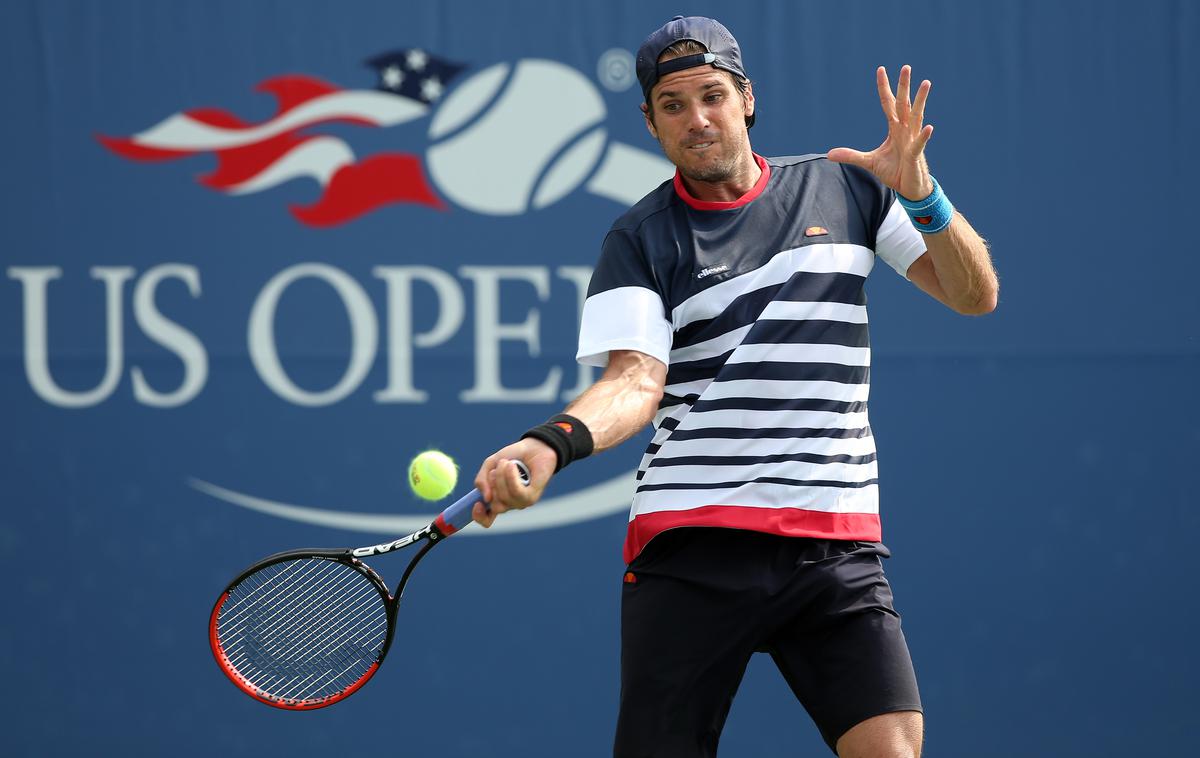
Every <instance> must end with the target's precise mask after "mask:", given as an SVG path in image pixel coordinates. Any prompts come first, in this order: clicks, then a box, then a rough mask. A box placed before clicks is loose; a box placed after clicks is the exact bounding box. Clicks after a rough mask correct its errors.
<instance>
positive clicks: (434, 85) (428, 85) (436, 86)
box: [421, 76, 444, 102]
mask: <svg viewBox="0 0 1200 758" xmlns="http://www.w3.org/2000/svg"><path fill="white" fill-rule="evenodd" d="M443 89H444V87H442V83H441V82H440V81H438V78H437V77H436V76H431V77H429V78H428V79H426V80H425V81H423V82H421V97H422V98H423V99H425V100H428V101H430V102H433V101H434V100H437V99H438V98H439V97H441V96H442V90H443Z"/></svg>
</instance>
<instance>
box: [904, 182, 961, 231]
mask: <svg viewBox="0 0 1200 758" xmlns="http://www.w3.org/2000/svg"><path fill="white" fill-rule="evenodd" d="M929 181H931V182H933V192H931V193H929V197H927V198H925V199H924V200H909V199H908V198H907V197H904V196H903V195H901V194H900V193H899V192H897V193H896V199H897V200H899V201H900V205H902V206H904V210H906V211H908V217H909V218H910V219H912V223H913V226H915V227H917V231H919V232H921V233H922V234H935V233H937V232H940V231H941V230H943V229H945V228H946V227H947V226H950V219H952V218H953V217H954V206H953V205H951V204H950V200H949V199H947V197H946V193H944V192H942V188H941V186H940V185H939V184H938V183H937V179H934V178H933V177H932V176H931V177H929Z"/></svg>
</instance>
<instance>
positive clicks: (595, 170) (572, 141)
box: [99, 49, 671, 226]
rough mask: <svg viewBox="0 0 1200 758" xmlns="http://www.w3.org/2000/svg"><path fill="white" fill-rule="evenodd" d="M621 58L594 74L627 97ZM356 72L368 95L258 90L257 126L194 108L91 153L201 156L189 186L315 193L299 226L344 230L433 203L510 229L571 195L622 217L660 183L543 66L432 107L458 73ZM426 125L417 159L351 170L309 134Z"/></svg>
mask: <svg viewBox="0 0 1200 758" xmlns="http://www.w3.org/2000/svg"><path fill="white" fill-rule="evenodd" d="M622 53H624V56H622V55H621V54H622ZM628 57H629V54H628V53H626V52H624V51H619V50H610V51H608V52H607V53H605V54H604V55H603V56H602V58H601V61H600V63H599V66H598V68H599V72H600V75H601V78H602V80H603V81H604V83H605V84H606V85H607V86H608V87H609V88H616V87H621V86H626V87H627V86H628V85H629V84H631V83H632V62H631V61H627V60H626V58H628ZM368 63H369V64H370V65H371V66H373V67H374V68H376V69H377V72H378V83H377V86H376V88H375V89H370V90H349V89H342V88H340V87H337V86H335V85H333V84H330V83H328V82H325V81H323V80H321V79H318V78H315V77H312V76H306V75H285V76H278V77H274V78H271V79H268V80H266V81H264V82H261V83H260V84H259V85H258V87H257V89H258V91H260V92H264V93H269V94H271V95H272V96H274V97H275V99H276V101H277V104H278V108H277V111H276V113H275V115H274V116H273V117H272V118H270V119H268V120H266V121H263V122H260V123H250V122H247V121H245V120H243V119H241V118H239V117H238V116H236V115H235V114H232V113H229V112H227V111H224V110H218V109H213V108H204V109H196V110H191V111H185V112H181V113H176V114H173V115H171V116H169V117H168V118H166V119H164V120H163V121H161V122H159V123H158V124H156V125H154V126H152V127H150V128H149V129H146V130H145V131H142V132H139V133H137V134H134V135H133V136H131V137H124V138H118V137H106V136H102V137H99V139H100V141H101V142H102V143H103V144H104V145H105V146H106V147H108V148H109V149H110V150H112V151H113V152H114V153H116V154H118V155H121V156H122V157H125V158H128V159H130V160H135V161H144V162H160V161H173V160H177V159H180V158H186V157H191V156H193V155H197V154H201V153H212V154H214V155H215V156H216V157H217V160H218V165H217V169H216V170H215V171H213V172H212V173H209V174H207V175H205V176H202V177H201V178H200V180H199V181H200V183H201V184H203V185H206V186H208V187H210V188H212V189H215V190H218V191H221V192H225V193H227V194H229V195H245V194H251V193H258V192H263V191H266V190H269V189H272V188H274V187H277V186H278V185H280V184H283V183H284V182H288V181H291V180H294V179H298V178H309V179H312V180H315V181H316V182H317V183H318V184H320V185H321V188H322V194H321V196H320V198H319V199H318V200H317V201H316V202H315V203H313V204H311V205H308V206H293V207H292V208H291V212H292V214H293V215H294V216H295V217H296V218H297V219H298V220H299V221H301V222H302V223H305V224H309V225H312V226H334V225H339V224H343V223H347V222H349V221H352V220H354V219H355V218H358V217H359V216H362V215H363V214H366V213H369V212H372V211H375V210H377V209H379V208H382V207H383V206H386V205H389V204H394V203H416V204H420V205H425V206H428V207H430V208H433V209H438V210H446V202H445V201H447V200H448V201H449V202H450V203H451V204H452V205H454V206H457V207H458V208H462V209H466V210H469V211H473V212H476V213H482V214H488V215H496V216H505V215H515V214H521V213H526V212H528V211H530V210H540V209H542V208H546V207H548V206H550V205H553V204H554V203H556V202H557V201H559V200H561V199H562V198H564V197H565V196H566V195H568V194H569V193H571V192H573V191H574V190H576V189H577V188H579V187H581V186H582V187H583V188H584V189H586V190H587V191H588V192H591V193H594V194H596V195H599V196H601V197H605V198H609V199H611V200H615V201H616V202H618V203H621V204H623V205H626V206H628V205H632V204H633V203H634V202H636V201H637V200H638V199H639V198H641V196H642V195H643V194H645V192H647V191H648V190H649V189H651V188H652V187H654V186H655V185H656V184H658V183H659V182H661V181H662V180H663V179H664V178H665V177H668V176H670V172H671V168H670V166H669V165H668V164H666V162H665V161H664V160H663V159H662V158H660V157H658V156H657V155H655V154H653V153H648V152H646V151H644V150H640V149H637V148H633V147H630V146H628V145H624V144H621V143H616V142H610V140H609V139H608V134H607V130H606V129H605V126H604V122H605V119H606V117H607V113H606V108H605V105H604V101H603V99H602V98H601V96H600V94H599V93H598V92H597V91H596V88H595V87H594V86H593V85H592V83H591V81H589V80H588V78H587V77H585V76H584V75H583V74H581V73H580V72H578V71H576V70H575V69H573V68H571V67H569V66H565V65H563V64H561V63H558V62H556V61H552V60H543V59H526V60H520V61H517V62H516V63H498V64H495V65H493V66H489V67H487V68H485V69H483V70H482V71H480V72H478V73H476V74H474V75H471V76H469V77H467V78H466V80H465V81H463V82H462V83H461V84H459V85H458V86H457V87H454V88H453V89H452V90H451V91H449V94H448V95H446V96H445V97H443V92H444V91H445V90H446V87H447V86H448V83H449V82H450V81H451V80H453V79H456V78H457V77H458V75H459V73H460V72H461V71H462V70H463V68H464V66H462V65H461V64H457V63H453V62H450V61H447V60H443V59H441V58H438V57H436V56H432V55H430V54H429V53H427V52H425V51H424V50H420V49H408V50H399V51H396V52H393V53H388V54H384V55H380V56H376V57H374V58H372V59H370V60H369V61H368ZM435 106H436V107H435ZM431 112H432V117H431V118H429V125H428V134H427V136H428V139H429V143H430V147H429V148H428V150H427V151H426V153H425V156H424V159H422V158H421V157H420V156H418V155H415V154H412V153H394V152H387V153H377V154H373V155H368V156H363V157H360V156H357V155H356V153H355V151H354V149H353V148H352V147H351V145H350V144H348V143H347V141H346V140H345V139H343V138H340V137H335V136H330V135H322V134H313V133H310V130H312V129H314V128H319V127H321V126H323V125H328V124H336V123H348V124H356V125H359V126H364V127H376V128H380V127H394V126H398V125H400V124H404V123H406V122H410V121H415V120H418V119H422V118H425V117H426V116H428V115H429V114H430V113H431ZM435 188H436V189H435Z"/></svg>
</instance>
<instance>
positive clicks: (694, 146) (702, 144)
mask: <svg viewBox="0 0 1200 758" xmlns="http://www.w3.org/2000/svg"><path fill="white" fill-rule="evenodd" d="M713 144H714V143H712V142H695V143H693V144H691V145H688V150H704V149H706V148H709V147H712V146H713Z"/></svg>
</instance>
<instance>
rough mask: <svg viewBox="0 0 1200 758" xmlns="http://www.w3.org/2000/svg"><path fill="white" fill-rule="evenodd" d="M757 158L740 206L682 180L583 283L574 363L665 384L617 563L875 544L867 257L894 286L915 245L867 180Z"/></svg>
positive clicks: (620, 225)
mask: <svg viewBox="0 0 1200 758" xmlns="http://www.w3.org/2000/svg"><path fill="white" fill-rule="evenodd" d="M755 158H756V160H757V161H758V162H759V166H760V167H761V168H762V177H761V178H760V179H759V181H758V183H757V184H756V185H755V187H754V188H753V189H751V190H750V192H748V193H747V194H746V195H745V196H743V197H742V198H739V199H738V200H737V201H735V202H731V203H712V202H704V201H700V200H697V199H695V198H693V197H691V196H690V195H689V194H688V193H687V190H686V188H685V187H684V185H683V182H682V181H681V180H680V178H679V176H678V175H676V178H675V180H674V182H666V183H664V184H663V185H662V186H660V187H659V188H658V189H656V190H655V191H654V192H652V193H650V194H649V195H647V196H646V197H645V198H643V199H642V200H641V201H640V202H639V203H638V204H637V205H635V206H634V207H633V208H632V209H630V211H629V212H628V213H626V214H625V215H623V216H622V217H621V218H620V219H618V220H617V222H616V223H615V224H613V227H612V229H611V231H610V232H609V233H608V236H607V237H606V238H605V240H604V246H603V251H602V253H601V256H600V261H599V263H598V264H597V266H596V271H595V274H594V275H593V276H592V281H591V285H590V287H589V289H588V297H587V300H586V301H585V303H584V307H583V319H582V328H581V331H580V338H579V353H578V359H579V360H580V361H581V362H583V363H586V364H590V365H595V366H603V365H605V364H606V362H607V359H608V352H609V351H610V350H637V351H640V352H643V353H646V354H647V355H650V356H653V357H654V358H657V359H659V360H661V361H662V362H663V363H665V364H667V367H668V369H667V380H666V388H665V393H664V396H663V400H662V402H661V404H660V406H659V411H658V414H657V415H656V417H655V419H654V427H655V434H654V438H653V440H652V441H651V443H650V445H649V447H648V448H647V449H646V454H645V455H644V456H643V458H642V463H641V466H640V467H639V469H638V486H637V490H636V493H635V495H634V498H633V506H632V508H631V511H630V517H629V531H628V535H627V538H626V542H625V560H626V562H628V561H632V560H633V558H634V557H635V556H636V555H637V554H638V553H639V552H640V551H641V549H642V548H643V547H644V546H645V545H646V544H647V543H648V542H649V541H650V540H651V539H652V538H653V537H654V536H655V535H656V534H658V533H660V532H662V531H664V530H667V529H673V528H676V527H680V526H724V527H732V528H738V529H751V530H755V531H762V532H770V533H773V534H783V535H793V536H804V537H820V538H829V539H849V540H866V541H877V540H879V539H880V524H879V495H878V477H877V469H876V463H875V443H874V439H873V438H872V436H871V427H870V424H869V423H868V421H867V396H868V393H869V391H870V365H871V355H870V340H869V338H868V333H867V310H866V296H865V294H864V292H863V285H864V283H865V281H866V277H867V274H868V273H870V271H871V268H872V267H873V266H874V264H875V257H876V256H878V257H880V258H882V259H883V260H884V261H886V262H887V263H888V264H890V265H891V266H892V267H893V268H894V269H896V270H897V271H898V272H900V273H901V274H904V273H905V272H906V271H907V270H908V267H909V265H911V264H912V262H913V261H914V260H916V259H917V258H918V257H919V256H920V255H921V254H922V253H924V252H925V244H924V241H923V240H922V239H921V235H920V233H918V232H917V231H916V230H915V229H914V228H913V226H912V224H911V223H910V222H909V220H908V217H907V216H906V214H905V213H904V210H903V209H902V208H901V207H900V206H899V204H898V203H897V202H896V199H895V193H894V192H893V191H892V190H890V189H888V188H887V187H885V186H883V185H882V184H880V183H879V181H878V180H876V179H875V178H874V177H873V176H871V175H870V174H869V173H867V172H866V171H863V170H861V169H858V168H855V167H852V166H847V165H845V164H836V163H831V162H829V161H828V160H826V159H825V158H824V156H802V157H788V158H768V159H764V158H760V157H758V156H755Z"/></svg>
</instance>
